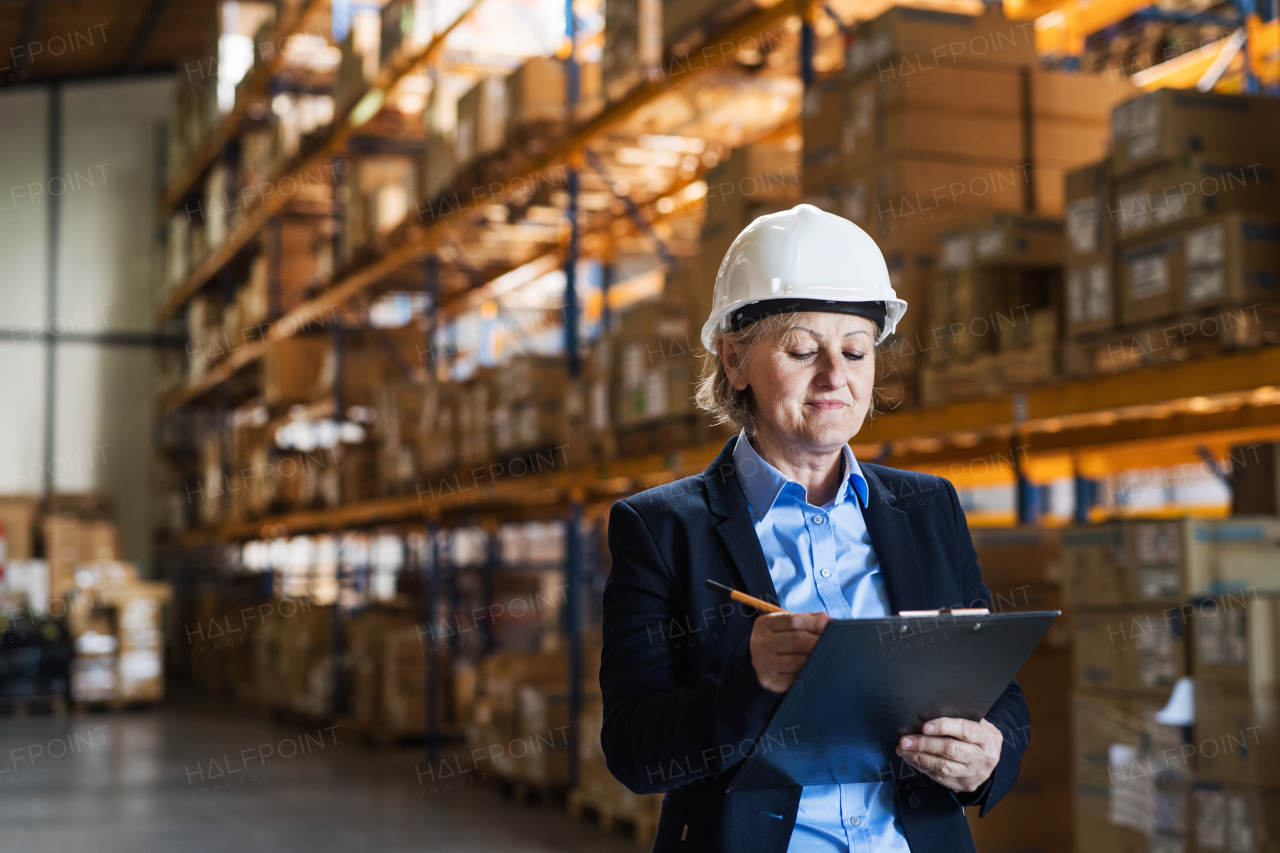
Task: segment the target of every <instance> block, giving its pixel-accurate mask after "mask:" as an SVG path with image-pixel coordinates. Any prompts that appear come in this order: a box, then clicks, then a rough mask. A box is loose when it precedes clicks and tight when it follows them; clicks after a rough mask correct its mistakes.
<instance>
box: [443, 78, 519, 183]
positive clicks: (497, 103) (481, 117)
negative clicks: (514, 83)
mask: <svg viewBox="0 0 1280 853" xmlns="http://www.w3.org/2000/svg"><path fill="white" fill-rule="evenodd" d="M506 130H507V89H506V80H505V79H504V77H503V76H502V75H501V74H489V75H486V76H485V77H483V78H481V80H480V82H478V83H476V85H475V86H473V87H471V89H470V90H468V91H467V93H466V94H465V95H463V96H462V97H461V98H460V99H459V100H458V127H457V133H456V136H455V137H454V145H455V153H456V158H457V163H458V165H459V167H460V168H466V167H467V166H469V165H470V164H471V163H472V162H474V161H475V160H478V159H479V158H481V157H483V156H485V155H486V154H492V153H493V152H494V151H497V150H498V149H499V148H501V147H502V143H503V141H504V140H505V139H506Z"/></svg>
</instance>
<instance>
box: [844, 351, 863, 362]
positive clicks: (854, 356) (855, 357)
mask: <svg viewBox="0 0 1280 853" xmlns="http://www.w3.org/2000/svg"><path fill="white" fill-rule="evenodd" d="M844 357H845V358H847V359H849V361H862V360H863V359H864V358H866V357H867V356H866V353H861V352H846V353H845V354H844Z"/></svg>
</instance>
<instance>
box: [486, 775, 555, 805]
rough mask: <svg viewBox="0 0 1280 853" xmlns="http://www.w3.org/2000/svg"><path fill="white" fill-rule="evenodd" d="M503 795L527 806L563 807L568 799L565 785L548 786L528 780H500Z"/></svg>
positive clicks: (499, 784) (499, 786) (499, 785)
mask: <svg viewBox="0 0 1280 853" xmlns="http://www.w3.org/2000/svg"><path fill="white" fill-rule="evenodd" d="M498 789H499V790H500V791H502V795H503V796H504V797H506V798H508V799H511V800H515V801H516V802H517V803H523V804H525V805H542V806H546V805H550V806H562V805H564V803H565V801H566V800H567V798H568V789H567V788H565V786H563V785H548V784H542V783H539V782H533V781H530V780H528V779H501V778H500V779H498Z"/></svg>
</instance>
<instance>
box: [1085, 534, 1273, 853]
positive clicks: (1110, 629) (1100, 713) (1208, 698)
mask: <svg viewBox="0 0 1280 853" xmlns="http://www.w3.org/2000/svg"><path fill="white" fill-rule="evenodd" d="M1277 543H1280V522H1278V521H1277V520H1276V519H1275V518H1273V517H1272V518H1268V517H1253V518H1233V519H1192V518H1182V519H1176V520H1137V519H1134V520H1126V521H1122V522H1115V523H1109V524H1102V525H1091V526H1088V527H1081V528H1076V529H1072V530H1068V531H1065V532H1064V533H1063V545H1064V549H1063V553H1064V562H1063V572H1064V579H1065V591H1066V596H1067V600H1068V602H1069V603H1070V604H1072V605H1074V606H1075V607H1076V610H1075V625H1076V647H1075V655H1076V659H1075V685H1076V693H1075V696H1074V698H1073V714H1074V725H1075V732H1076V827H1077V844H1078V848H1077V849H1080V850H1082V851H1084V850H1097V849H1102V850H1112V849H1115V850H1121V849H1123V850H1130V849H1131V850H1135V851H1141V850H1146V849H1151V850H1164V849H1174V847H1181V848H1182V849H1190V846H1191V845H1192V844H1193V843H1195V844H1200V845H1201V846H1200V847H1199V848H1197V849H1219V850H1225V849H1230V848H1227V847H1224V846H1223V845H1222V843H1217V844H1216V846H1215V843H1214V842H1213V840H1212V839H1213V837H1215V834H1220V833H1221V832H1224V831H1225V830H1223V828H1222V827H1223V826H1224V822H1225V823H1226V824H1230V823H1232V820H1234V821H1235V823H1236V824H1237V825H1239V826H1241V827H1246V826H1247V825H1248V821H1249V820H1250V818H1248V817H1247V816H1243V815H1244V813H1240V814H1237V816H1236V817H1235V818H1234V819H1228V818H1226V817H1224V815H1223V813H1222V812H1221V810H1220V809H1219V811H1217V812H1216V813H1215V812H1214V811H1213V809H1214V808H1216V807H1220V806H1221V805H1222V803H1223V800H1222V798H1223V796H1225V794H1224V793H1223V790H1222V787H1221V785H1220V784H1219V782H1220V780H1223V779H1225V780H1226V781H1228V782H1230V781H1241V778H1240V777H1234V776H1231V775H1230V772H1228V771H1226V770H1225V768H1226V765H1227V764H1233V766H1234V763H1233V762H1235V761H1236V760H1237V759H1238V758H1240V756H1244V755H1250V753H1249V752H1248V750H1243V751H1237V752H1239V755H1236V756H1233V757H1231V758H1228V757H1227V756H1228V753H1231V752H1232V750H1231V749H1230V748H1229V747H1227V748H1224V747H1223V746H1222V744H1221V743H1218V744H1213V743H1210V741H1212V737H1211V736H1210V735H1209V734H1208V732H1209V731H1210V730H1211V729H1213V730H1216V729H1223V730H1224V732H1225V730H1226V729H1227V728H1230V727H1231V726H1234V725H1236V723H1237V722H1239V723H1240V727H1242V728H1245V729H1247V728H1248V726H1250V725H1254V724H1255V723H1253V722H1252V721H1251V719H1250V721H1247V722H1241V721H1244V720H1246V718H1247V717H1248V715H1249V714H1250V713H1255V712H1254V711H1253V710H1252V709H1251V705H1250V701H1251V698H1252V697H1256V696H1259V695H1264V693H1265V691H1263V693H1255V692H1251V691H1250V690H1249V689H1242V686H1243V685H1244V684H1245V682H1246V681H1247V680H1248V679H1247V677H1246V676H1245V675H1244V673H1245V672H1246V670H1247V669H1248V667H1247V665H1246V664H1245V663H1244V661H1245V658H1246V653H1245V651H1244V646H1245V640H1244V637H1245V629H1244V624H1245V620H1246V619H1247V618H1249V617H1252V618H1253V621H1254V623H1255V625H1265V624H1266V623H1267V622H1269V616H1268V607H1270V604H1269V603H1268V602H1267V600H1266V597H1265V596H1264V597H1259V596H1258V595H1257V593H1256V590H1258V589H1265V588H1266V585H1267V584H1268V582H1269V583H1270V584H1271V585H1272V586H1275V585H1276V581H1275V580H1274V577H1275V559H1274V553H1275V547H1276V544H1277ZM1268 578H1270V579H1271V580H1270V581H1268ZM1223 590H1250V592H1236V593H1234V594H1231V595H1228V596H1227V597H1226V598H1219V599H1216V600H1215V599H1208V600H1200V599H1202V597H1204V596H1208V595H1214V594H1217V593H1220V592H1222V591H1223ZM1233 604H1234V605H1236V606H1235V607H1232V606H1230V605H1233ZM1188 617H1190V623H1189V622H1188ZM1192 640H1194V642H1192ZM1262 642H1263V644H1264V645H1265V642H1266V641H1265V640H1264V641H1262ZM1185 675H1194V677H1195V697H1196V699H1195V705H1196V710H1195V720H1196V723H1195V725H1196V736H1195V738H1194V740H1193V741H1192V742H1188V741H1187V735H1188V730H1185V729H1183V728H1181V727H1180V726H1176V725H1172V723H1174V722H1175V720H1173V719H1171V720H1170V722H1171V725H1160V724H1159V723H1157V722H1156V721H1155V713H1156V712H1157V711H1159V710H1161V709H1162V708H1165V706H1166V704H1168V705H1169V709H1168V710H1169V711H1170V712H1171V713H1174V716H1175V717H1177V716H1180V715H1181V714H1182V713H1184V712H1185V709H1184V710H1182V711H1176V713H1175V709H1176V706H1177V705H1178V703H1176V702H1172V703H1171V702H1170V700H1171V698H1172V697H1171V688H1173V687H1174V685H1175V684H1176V683H1177V682H1178V681H1179V679H1180V678H1182V677H1183V676H1185ZM1257 684H1259V685H1260V684H1261V682H1258V683H1257ZM1241 700H1243V701H1241ZM1260 707H1262V708H1263V709H1262V710H1261V713H1262V714H1263V715H1265V714H1266V713H1268V712H1267V711H1266V710H1265V702H1264V703H1263V706H1260ZM1206 726H1207V727H1208V728H1206ZM1220 734H1221V733H1220ZM1202 735H1203V736H1202ZM1238 740H1239V738H1237V741H1238ZM1237 745H1238V744H1237ZM1256 748H1257V743H1255V744H1254V751H1253V752H1252V753H1251V756H1252V758H1253V759H1256V758H1257V749H1256ZM1243 760H1248V759H1243ZM1206 770H1208V773H1207V774H1206ZM1205 780H1208V781H1207V782H1206V781H1205ZM1254 793H1257V792H1252V793H1247V796H1245V794H1241V793H1240V792H1237V791H1232V795H1237V794H1239V795H1240V796H1244V799H1242V800H1241V801H1240V803H1241V804H1240V805H1239V808H1246V810H1247V805H1248V804H1247V803H1246V802H1245V800H1248V802H1254V800H1253V799H1250V798H1251V797H1253V796H1254ZM1201 815H1203V816H1201ZM1241 821H1243V823H1241ZM1201 822H1204V823H1206V825H1207V826H1208V827H1209V829H1206V830H1205V832H1206V833H1207V835H1206V834H1202V833H1201V832H1200V830H1199V829H1198V828H1197V825H1198V824H1199V823H1201ZM1239 831H1245V830H1244V829H1243V828H1241V829H1239ZM1203 839H1208V844H1209V846H1207V847H1205V846H1204V844H1205V843H1206V842H1205V841H1204V840H1203ZM1086 842H1088V843H1087V844H1086ZM1162 845H1173V846H1162ZM1240 849H1260V848H1252V847H1241V848H1240Z"/></svg>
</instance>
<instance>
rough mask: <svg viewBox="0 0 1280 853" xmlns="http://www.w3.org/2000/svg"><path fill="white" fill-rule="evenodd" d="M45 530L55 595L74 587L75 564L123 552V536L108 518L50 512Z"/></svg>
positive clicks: (114, 557)
mask: <svg viewBox="0 0 1280 853" xmlns="http://www.w3.org/2000/svg"><path fill="white" fill-rule="evenodd" d="M43 532H44V553H45V559H46V560H48V562H49V589H50V592H51V593H52V594H53V595H54V596H55V597H56V596H60V595H63V594H64V593H67V592H69V591H71V590H74V589H75V587H76V567H77V566H79V565H80V564H81V563H92V562H98V561H103V560H115V559H117V558H118V557H119V555H120V536H119V533H118V532H117V531H116V527H115V525H114V524H112V523H111V522H109V521H102V520H96V519H84V518H78V517H76V516H72V515H49V516H46V517H45V519H44V524H43Z"/></svg>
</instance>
